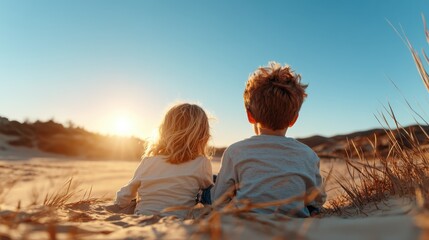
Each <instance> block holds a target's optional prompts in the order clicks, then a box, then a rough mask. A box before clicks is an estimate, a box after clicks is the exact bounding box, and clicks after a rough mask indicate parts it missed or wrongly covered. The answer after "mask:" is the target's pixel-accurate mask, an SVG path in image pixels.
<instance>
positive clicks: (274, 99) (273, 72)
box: [244, 62, 307, 130]
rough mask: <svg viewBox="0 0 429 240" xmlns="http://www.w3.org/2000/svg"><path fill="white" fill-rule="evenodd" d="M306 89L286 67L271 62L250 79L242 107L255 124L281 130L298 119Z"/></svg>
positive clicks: (299, 77) (296, 75) (299, 78)
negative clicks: (250, 115)
mask: <svg viewBox="0 0 429 240" xmlns="http://www.w3.org/2000/svg"><path fill="white" fill-rule="evenodd" d="M306 88H307V85H304V84H301V76H300V75H298V74H295V73H294V71H293V70H292V69H291V68H290V67H289V66H287V65H285V66H282V65H280V64H279V63H276V62H270V63H269V64H268V66H267V67H260V68H258V69H257V70H256V71H255V72H254V73H253V74H251V76H250V77H249V79H248V81H247V83H246V89H245V90H244V104H245V107H246V109H247V110H248V111H249V112H250V113H251V114H252V116H253V118H254V119H255V120H256V122H258V123H260V124H262V125H263V126H264V127H266V128H269V129H272V130H279V129H284V128H287V127H288V126H289V125H290V124H291V123H293V121H294V120H295V118H296V117H297V116H298V113H299V110H300V109H301V105H302V103H303V102H304V98H305V97H306V96H307V94H306V93H305V89H306Z"/></svg>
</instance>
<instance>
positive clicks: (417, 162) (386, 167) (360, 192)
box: [329, 16, 429, 215]
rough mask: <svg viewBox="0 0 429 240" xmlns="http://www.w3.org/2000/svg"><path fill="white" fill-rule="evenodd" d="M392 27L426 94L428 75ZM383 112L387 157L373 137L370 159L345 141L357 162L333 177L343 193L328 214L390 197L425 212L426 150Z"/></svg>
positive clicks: (428, 189) (428, 198)
mask: <svg viewBox="0 0 429 240" xmlns="http://www.w3.org/2000/svg"><path fill="white" fill-rule="evenodd" d="M422 17H423V23H424V31H425V35H426V41H427V42H428V44H429V30H428V29H427V25H426V21H425V18H424V16H422ZM392 27H393V25H392ZM393 28H394V30H395V31H396V32H397V33H398V35H399V36H400V38H401V39H402V40H403V41H404V43H405V44H406V46H407V47H408V49H409V50H410V53H411V55H412V57H413V60H414V62H415V64H416V67H417V70H418V72H419V74H420V76H421V79H422V81H423V84H424V86H425V87H426V89H427V90H428V91H429V75H428V73H427V71H426V69H425V65H424V62H423V61H422V60H421V58H420V56H419V54H418V53H417V51H416V50H415V49H414V48H413V46H412V45H411V43H410V41H409V39H408V38H407V37H406V36H405V34H403V33H402V34H401V33H399V31H398V30H397V29H396V28H395V27H393ZM422 54H423V56H424V59H425V62H426V64H427V63H429V58H428V57H427V55H426V53H425V52H424V51H422ZM395 86H396V85H395ZM405 101H406V102H407V104H408V106H409V108H410V109H411V110H412V112H413V113H414V114H416V115H417V116H418V117H419V118H420V120H421V121H423V122H424V123H425V124H426V125H429V124H428V122H427V121H425V119H423V117H422V116H421V115H420V114H418V112H416V111H415V110H414V109H413V108H412V106H411V105H410V104H409V103H408V101H407V100H405ZM385 112H386V113H387V114H383V113H382V114H380V117H379V118H377V119H378V121H379V123H380V124H381V125H382V126H383V127H384V129H385V131H386V133H387V135H388V136H389V142H390V148H389V153H388V155H387V156H385V157H383V156H381V154H379V153H378V152H377V148H376V146H377V137H376V136H374V139H368V142H369V143H370V144H371V146H372V148H373V150H374V154H373V156H374V157H373V159H368V158H365V157H364V156H363V154H361V152H362V151H361V149H360V147H359V146H356V144H355V143H354V142H349V149H347V150H346V151H347V152H348V153H349V154H348V156H351V153H352V152H355V153H357V156H358V159H351V158H350V157H348V158H347V160H346V162H347V170H348V176H336V177H335V180H336V182H337V183H338V184H339V185H340V187H341V188H342V190H343V191H344V194H343V195H342V196H340V197H338V198H337V199H334V200H332V201H330V205H331V206H332V208H331V211H330V212H329V213H335V214H340V215H344V214H346V215H347V214H356V213H359V214H365V212H363V208H364V206H366V205H368V204H374V205H375V207H376V208H378V205H377V204H378V203H380V202H383V201H384V200H386V199H387V198H389V197H391V196H399V197H404V196H406V197H411V198H412V199H415V200H416V203H417V205H418V207H420V208H423V209H429V151H428V149H429V147H428V146H424V145H422V144H421V143H420V142H419V141H418V140H417V138H416V136H415V135H414V132H413V130H412V129H405V128H404V127H403V126H401V125H400V123H399V122H398V120H397V118H396V116H395V113H394V111H393V109H392V108H391V106H390V105H389V107H388V108H385ZM386 115H387V117H386ZM389 119H390V120H392V121H393V123H392V124H390V123H389ZM414 120H416V118H414ZM416 122H417V120H416ZM419 126H421V125H419ZM420 129H421V131H422V132H423V133H424V134H425V136H426V138H427V139H429V134H428V133H427V132H426V131H425V130H424V129H423V127H420ZM350 209H352V210H353V211H352V212H351V213H350V211H347V210H350Z"/></svg>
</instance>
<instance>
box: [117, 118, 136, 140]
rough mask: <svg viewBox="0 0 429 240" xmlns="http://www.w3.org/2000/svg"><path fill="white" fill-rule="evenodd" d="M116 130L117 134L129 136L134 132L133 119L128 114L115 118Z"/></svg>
mask: <svg viewBox="0 0 429 240" xmlns="http://www.w3.org/2000/svg"><path fill="white" fill-rule="evenodd" d="M114 132H115V134H116V135H121V136H129V135H132V134H133V123H132V120H131V119H130V118H129V117H127V116H120V117H118V118H116V120H115V128H114Z"/></svg>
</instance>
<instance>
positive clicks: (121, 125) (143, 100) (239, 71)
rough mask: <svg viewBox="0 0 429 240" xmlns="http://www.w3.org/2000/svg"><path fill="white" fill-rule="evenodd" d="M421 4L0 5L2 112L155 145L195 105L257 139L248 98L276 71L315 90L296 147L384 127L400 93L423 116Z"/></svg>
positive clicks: (236, 135)
mask: <svg viewBox="0 0 429 240" xmlns="http://www.w3.org/2000/svg"><path fill="white" fill-rule="evenodd" d="M421 13H427V15H428V17H429V2H428V1H425V0H359V1H341V0H337V1H334V0H324V1H319V0H317V1H316V0H313V1H303V0H293V1H286V0H285V1H244V0H243V1H230V0H225V1H201V0H195V1H186V0H183V1H143V0H142V1H108V0H102V1H95V0H92V1H87V0H85V1H57V0H55V1H54V0H53V1H43V0H40V1H12V0H10V1H8V0H3V1H0V115H1V116H5V117H7V118H9V119H16V120H20V121H22V120H24V119H26V118H27V119H29V120H37V119H40V120H48V119H50V118H54V119H55V120H56V121H59V122H62V123H65V122H66V121H68V120H72V121H73V122H75V123H76V124H77V125H80V126H83V127H85V128H86V129H88V130H90V131H95V132H100V133H105V134H113V133H127V134H134V135H136V136H139V137H143V138H146V137H149V136H151V135H152V133H153V129H155V128H156V127H157V126H158V124H159V122H160V121H161V119H162V116H163V114H164V112H165V110H166V109H167V108H168V107H169V106H170V105H171V104H173V103H175V102H178V101H179V102H180V101H190V102H197V103H199V104H201V105H202V106H203V107H204V108H205V109H206V110H207V111H208V112H210V113H211V114H212V116H214V117H215V120H213V121H212V132H213V141H212V143H213V144H214V145H217V146H226V145H229V144H231V143H233V142H235V141H238V140H241V139H243V138H246V137H248V136H251V135H252V128H251V126H250V125H249V124H248V123H247V120H246V117H245V112H244V107H243V100H242V93H243V89H244V84H245V82H246V80H247V77H248V76H249V74H250V73H251V72H252V71H254V70H255V69H256V68H257V67H259V66H261V65H266V64H267V63H268V61H271V60H275V61H278V62H280V63H283V64H284V63H287V64H289V65H291V67H292V68H293V69H295V70H296V72H298V73H300V74H301V75H302V81H303V82H304V83H308V84H309V87H308V98H307V99H306V101H305V102H304V105H303V107H302V110H301V115H300V119H299V120H298V122H297V124H296V125H295V126H294V127H293V128H291V129H290V130H289V131H288V135H290V136H293V137H308V136H311V135H316V134H319V135H325V136H332V135H335V134H342V133H348V132H353V131H356V130H366V129H369V128H373V127H379V123H378V122H377V120H376V118H375V117H374V114H376V115H377V112H379V111H381V110H382V109H383V106H385V105H387V104H388V103H390V104H391V105H392V107H393V108H394V110H395V111H396V113H397V115H398V118H399V120H400V121H401V122H402V123H403V124H404V125H406V124H412V123H413V122H414V120H413V118H412V115H411V113H410V110H409V108H408V107H407V105H406V103H405V102H404V100H403V98H402V95H401V93H400V92H399V91H398V90H396V89H395V87H394V86H393V84H392V83H391V81H394V82H395V83H396V84H397V85H398V87H399V88H400V91H401V92H402V94H403V95H404V96H405V97H406V98H407V99H408V101H409V102H410V103H411V104H412V105H413V106H414V107H415V108H416V110H418V111H419V113H420V114H422V115H423V116H425V117H426V120H428V119H429V117H428V114H429V113H428V107H427V106H428V105H429V94H428V93H427V91H426V90H425V88H424V86H423V83H422V82H421V80H420V77H419V75H418V74H417V71H416V68H415V65H414V63H413V61H412V58H411V56H410V54H409V52H408V50H407V48H406V47H405V45H404V43H403V42H402V41H401V39H400V38H399V37H398V35H397V34H396V33H395V31H394V30H393V29H392V27H391V26H390V25H389V24H388V22H387V21H386V20H389V21H390V22H392V24H393V25H395V26H396V27H399V25H401V26H402V28H403V29H404V31H405V33H406V34H407V36H408V37H409V39H410V40H411V42H412V43H413V45H414V46H415V47H416V48H417V49H418V50H421V49H423V48H425V49H429V46H428V45H427V44H426V43H425V35H424V31H423V23H422V18H421Z"/></svg>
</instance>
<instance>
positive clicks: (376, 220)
mask: <svg viewBox="0 0 429 240" xmlns="http://www.w3.org/2000/svg"><path fill="white" fill-rule="evenodd" d="M137 165H138V162H137V161H87V160H79V159H70V158H61V159H58V158H47V157H43V158H30V159H26V160H22V159H21V160H3V161H0V181H1V182H3V183H5V182H8V181H10V180H16V183H15V184H14V185H13V187H11V189H10V191H9V192H7V193H6V194H4V193H3V202H2V205H1V207H0V237H1V239H23V238H25V239H187V238H191V239H194V238H195V239H200V238H203V239H205V238H214V239H215V238H216V237H220V238H221V239H246V240H249V239H265V238H275V237H279V238H280V239H282V238H292V239H296V238H301V237H302V238H303V239H330V240H332V239H418V238H419V237H420V236H423V235H422V234H423V232H424V231H422V230H423V229H425V228H426V227H425V225H427V224H425V221H426V220H425V219H429V217H427V216H426V215H424V213H419V212H417V211H416V210H415V209H417V208H416V207H415V204H414V202H413V201H412V200H410V199H407V198H397V199H394V198H392V199H391V200H389V201H387V202H385V203H379V204H378V206H377V207H375V205H371V206H368V209H366V210H365V214H366V215H369V216H366V215H365V214H361V215H359V214H355V215H354V216H351V217H348V218H341V217H337V216H330V217H329V216H325V217H323V218H321V219H318V218H309V219H290V218H285V217H283V216H275V215H266V216H256V215H254V214H250V213H244V214H239V215H238V214H234V215H233V214H225V215H221V217H220V220H219V221H220V225H219V226H221V228H220V229H221V231H219V230H218V227H219V226H217V225H216V224H217V222H213V221H212V220H208V219H206V218H202V219H193V220H192V219H191V220H185V221H183V220H180V219H177V218H174V217H164V218H161V217H158V216H134V215H132V214H125V213H121V212H118V211H117V209H115V208H114V207H112V206H111V203H112V198H113V197H114V194H115V191H116V190H117V189H118V188H119V187H120V186H122V185H123V184H124V183H126V182H127V181H128V180H129V178H130V177H131V176H132V174H133V172H134V170H135V168H136V166H137ZM332 166H336V169H337V170H336V171H338V172H340V173H341V171H344V168H342V167H341V161H338V160H337V161H323V162H322V166H321V168H322V173H323V174H326V172H327V171H328V170H329V169H330V168H331V167H332ZM213 168H214V171H215V172H216V171H218V169H219V161H218V159H217V160H215V161H213ZM71 177H73V181H72V182H73V184H76V188H74V190H75V191H77V192H76V194H75V196H74V197H73V198H71V199H68V202H70V203H71V204H65V205H62V206H58V207H55V208H49V207H42V206H41V203H42V201H43V200H44V199H43V198H44V196H45V195H46V194H48V195H49V194H53V193H55V192H58V191H61V189H63V190H64V188H65V186H67V185H65V184H66V182H67V180H68V179H69V178H71ZM6 188H7V187H6V186H3V190H6ZM90 189H92V190H91V196H90V197H88V194H89V190H90ZM328 189H330V190H329V192H328V194H329V196H330V198H332V197H335V196H336V195H337V194H338V189H337V188H336V187H335V184H333V183H330V184H328ZM0 196H2V194H0ZM18 202H20V205H19V209H17V207H18ZM34 203H36V204H35V205H31V204H34ZM195 216H198V210H195ZM219 234H220V235H219Z"/></svg>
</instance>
